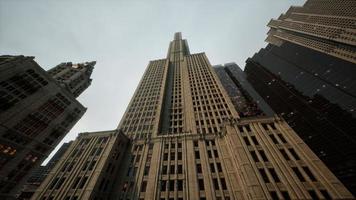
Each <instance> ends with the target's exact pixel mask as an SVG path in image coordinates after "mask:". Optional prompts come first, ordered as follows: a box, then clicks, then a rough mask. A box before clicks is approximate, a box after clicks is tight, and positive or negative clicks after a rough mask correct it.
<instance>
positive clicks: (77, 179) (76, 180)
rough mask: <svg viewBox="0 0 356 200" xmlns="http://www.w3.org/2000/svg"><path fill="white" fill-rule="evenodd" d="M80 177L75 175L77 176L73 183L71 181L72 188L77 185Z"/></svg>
mask: <svg viewBox="0 0 356 200" xmlns="http://www.w3.org/2000/svg"><path fill="white" fill-rule="evenodd" d="M80 178H81V177H77V178H76V179H75V181H74V183H73V185H72V189H75V188H76V187H77V185H78V183H79V181H80Z"/></svg>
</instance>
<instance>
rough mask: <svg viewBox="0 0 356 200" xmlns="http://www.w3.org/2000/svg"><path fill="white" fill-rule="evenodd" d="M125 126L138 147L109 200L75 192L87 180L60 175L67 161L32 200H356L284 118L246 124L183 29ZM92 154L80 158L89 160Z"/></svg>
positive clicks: (145, 80)
mask: <svg viewBox="0 0 356 200" xmlns="http://www.w3.org/2000/svg"><path fill="white" fill-rule="evenodd" d="M118 130H119V131H120V132H121V131H122V132H123V133H124V134H125V135H126V136H127V137H128V138H129V139H130V141H129V145H128V146H127V148H126V151H125V155H124V156H123V157H122V159H121V160H120V161H115V162H114V163H115V164H117V165H118V166H117V167H119V169H118V171H117V174H116V176H114V175H113V176H112V175H107V174H105V175H103V179H104V177H105V178H112V177H114V179H113V180H115V181H114V182H111V181H110V182H109V183H110V184H109V185H110V186H112V187H110V188H108V190H110V192H109V194H101V193H97V194H98V195H97V196H90V195H89V194H88V195H87V196H84V194H85V193H80V192H81V191H82V190H78V192H76V191H77V189H76V187H77V185H76V183H77V182H76V181H75V177H78V175H74V174H73V175H69V174H68V175H64V174H63V173H62V172H60V171H61V170H62V169H64V167H65V166H71V165H70V163H69V161H70V160H68V163H67V164H65V165H59V164H58V165H57V166H56V167H55V169H54V170H52V172H51V173H52V174H53V175H52V176H48V178H47V179H46V180H47V182H46V181H45V182H44V183H43V184H42V185H41V186H40V191H39V192H38V193H37V192H36V194H39V195H35V196H34V198H33V199H47V200H49V199H53V198H55V199H84V198H86V199H97V200H101V199H104V198H105V199H107V198H108V199H114V200H127V199H140V200H141V199H160V200H183V199H200V200H206V199H208V200H212V199H224V200H229V199H312V198H314V199H317V198H320V199H323V198H324V199H351V198H353V196H352V194H351V193H350V192H348V191H347V189H346V188H345V187H344V186H343V185H342V183H341V182H340V181H339V180H338V179H337V178H336V177H335V176H334V175H333V174H332V173H331V172H330V171H329V170H328V169H327V168H326V167H325V165H324V164H323V163H322V162H321V161H320V160H319V158H318V157H317V156H316V155H315V154H314V153H313V152H312V151H311V150H310V149H309V148H308V147H307V146H306V145H305V143H304V142H303V141H302V140H301V139H300V138H299V137H298V136H297V135H296V133H295V132H294V131H293V130H292V129H291V128H290V127H289V126H288V124H287V123H286V122H285V121H284V120H282V119H280V118H278V117H251V118H248V119H242V118H240V117H239V115H238V113H237V111H236V110H235V108H234V105H233V103H232V102H231V100H230V99H229V97H228V94H227V93H226V91H225V89H224V87H223V86H222V84H221V83H220V81H219V79H218V76H217V75H216V73H215V71H214V69H213V68H212V66H211V64H210V63H209V61H208V59H207V57H206V56H205V54H204V53H198V54H190V52H189V48H188V44H187V41H186V40H183V39H182V36H181V34H180V33H176V34H175V36H174V40H173V41H172V42H171V43H170V46H169V50H168V55H167V58H165V59H160V60H154V61H150V63H149V65H148V67H147V69H146V71H145V73H144V75H143V77H142V79H141V81H140V84H139V86H138V87H137V89H136V91H135V93H134V96H133V98H132V99H131V102H130V103H129V106H128V108H127V110H126V112H125V114H124V116H123V118H122V120H121V121H120V124H119V126H118ZM98 135H100V136H102V134H101V133H98ZM74 144H80V140H79V139H78V140H77V141H76V142H74ZM90 144H91V143H90ZM88 148H92V147H91V146H85V147H83V148H82V147H81V148H80V149H82V150H81V151H79V152H82V154H78V157H84V158H83V159H84V160H86V153H85V152H89V149H88ZM67 153H68V155H67V156H65V157H68V156H69V152H67ZM65 159H67V158H65ZM84 160H83V161H82V163H84ZM108 162H111V161H110V160H107V161H106V163H105V164H104V163H103V164H102V166H104V165H108ZM62 163H64V161H63V162H62ZM82 165H83V164H82ZM60 166H62V168H61V167H60ZM103 169H105V168H102V169H98V170H95V171H98V173H99V172H101V173H105V172H103V171H104V170H103ZM72 170H74V171H77V172H76V173H78V171H80V170H81V166H80V165H78V166H76V167H73V169H72ZM61 173H62V174H61ZM78 174H79V173H78ZM83 176H84V175H83ZM83 176H81V177H83ZM68 177H71V178H70V179H68ZM62 178H63V179H64V180H63V181H62ZM50 180H51V181H50ZM92 180H93V182H90V181H92ZM94 180H96V178H95V177H93V178H91V175H89V176H88V181H86V182H84V183H83V185H82V187H81V188H80V189H85V191H86V192H87V193H91V192H92V190H93V188H95V187H96V185H97V184H98V183H100V182H101V181H100V180H98V181H96V182H95V181H94ZM110 180H111V179H110ZM67 181H68V182H67ZM69 181H71V182H69ZM52 183H53V184H52ZM58 183H59V184H58ZM80 183H82V182H80ZM111 183H112V184H113V185H111ZM73 184H74V185H75V187H74V188H73V187H72V185H73ZM99 185H100V184H99ZM71 187H72V188H71ZM99 194H100V196H99ZM76 195H77V196H76Z"/></svg>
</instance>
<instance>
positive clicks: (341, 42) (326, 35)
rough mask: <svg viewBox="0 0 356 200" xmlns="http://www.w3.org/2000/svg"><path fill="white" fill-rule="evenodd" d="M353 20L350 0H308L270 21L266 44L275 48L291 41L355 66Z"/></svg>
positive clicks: (355, 8)
mask: <svg viewBox="0 0 356 200" xmlns="http://www.w3.org/2000/svg"><path fill="white" fill-rule="evenodd" d="M355 17H356V4H355V1H354V0H339V1H334V0H308V1H306V2H305V4H304V5H303V6H302V7H299V6H292V7H290V8H289V10H288V11H287V12H286V13H285V14H282V15H281V16H280V17H279V18H278V19H272V20H271V21H270V22H269V23H268V26H269V27H270V28H271V29H270V31H269V32H268V37H267V39H266V41H267V42H269V43H270V44H274V45H276V46H280V45H281V44H283V43H284V42H291V43H293V44H297V45H300V46H303V47H307V48H310V49H313V50H316V51H319V52H322V53H325V54H327V55H330V56H334V57H337V58H340V59H342V60H346V61H349V62H352V63H356V49H355V45H356V40H355V37H356V36H355V34H356V31H355V29H356V25H355V24H356V19H355Z"/></svg>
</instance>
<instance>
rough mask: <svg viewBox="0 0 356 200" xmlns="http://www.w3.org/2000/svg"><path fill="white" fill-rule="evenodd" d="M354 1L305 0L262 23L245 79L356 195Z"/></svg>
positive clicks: (355, 29)
mask: <svg viewBox="0 0 356 200" xmlns="http://www.w3.org/2000/svg"><path fill="white" fill-rule="evenodd" d="M355 19H356V4H355V1H348V0H344V1H329V0H308V1H307V2H306V3H305V5H304V6H303V7H291V8H290V9H289V10H288V11H287V13H286V14H282V15H281V16H280V17H279V18H278V19H277V20H271V22H270V23H269V24H268V26H269V27H271V30H270V31H269V33H268V37H267V40H266V41H268V42H269V43H270V44H268V45H267V47H266V48H263V49H261V50H260V51H259V52H258V53H256V54H255V55H254V56H253V57H252V58H249V59H248V60H247V61H246V67H245V73H246V75H247V79H248V81H249V82H250V83H251V84H252V85H253V87H254V88H255V90H256V91H257V92H258V93H259V94H260V95H261V96H262V97H263V99H264V100H265V101H266V102H267V103H268V104H269V106H270V107H271V108H272V109H273V110H274V111H275V112H276V113H277V114H279V115H282V117H283V118H284V119H285V120H286V121H287V122H288V124H289V125H290V126H291V127H292V128H293V129H294V130H295V131H296V132H297V133H298V135H299V136H300V137H301V138H302V139H303V141H304V142H306V144H307V145H308V146H309V147H310V148H311V149H312V150H313V151H314V152H315V153H316V154H317V156H318V157H319V158H320V159H321V160H322V161H323V162H324V163H325V164H326V165H327V166H328V167H329V169H330V170H331V171H332V172H333V173H334V174H335V175H336V176H337V177H338V178H339V180H340V181H341V182H343V183H344V185H345V186H346V187H347V188H348V189H349V190H350V191H351V192H352V193H353V194H354V195H355V194H356V170H355V169H356V159H355V158H356V149H355V145H356V137H355V134H354V133H355V131H356V79H355V74H356V68H355V66H356V61H355V56H356V43H355V41H356V26H355V24H356V21H355Z"/></svg>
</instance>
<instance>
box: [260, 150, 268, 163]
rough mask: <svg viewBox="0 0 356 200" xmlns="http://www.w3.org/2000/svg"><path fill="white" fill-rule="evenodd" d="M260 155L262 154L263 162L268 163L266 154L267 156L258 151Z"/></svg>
mask: <svg viewBox="0 0 356 200" xmlns="http://www.w3.org/2000/svg"><path fill="white" fill-rule="evenodd" d="M258 153H260V155H261V157H262V159H263V161H265V162H268V158H267V156H266V154H265V152H264V151H262V150H258Z"/></svg>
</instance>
